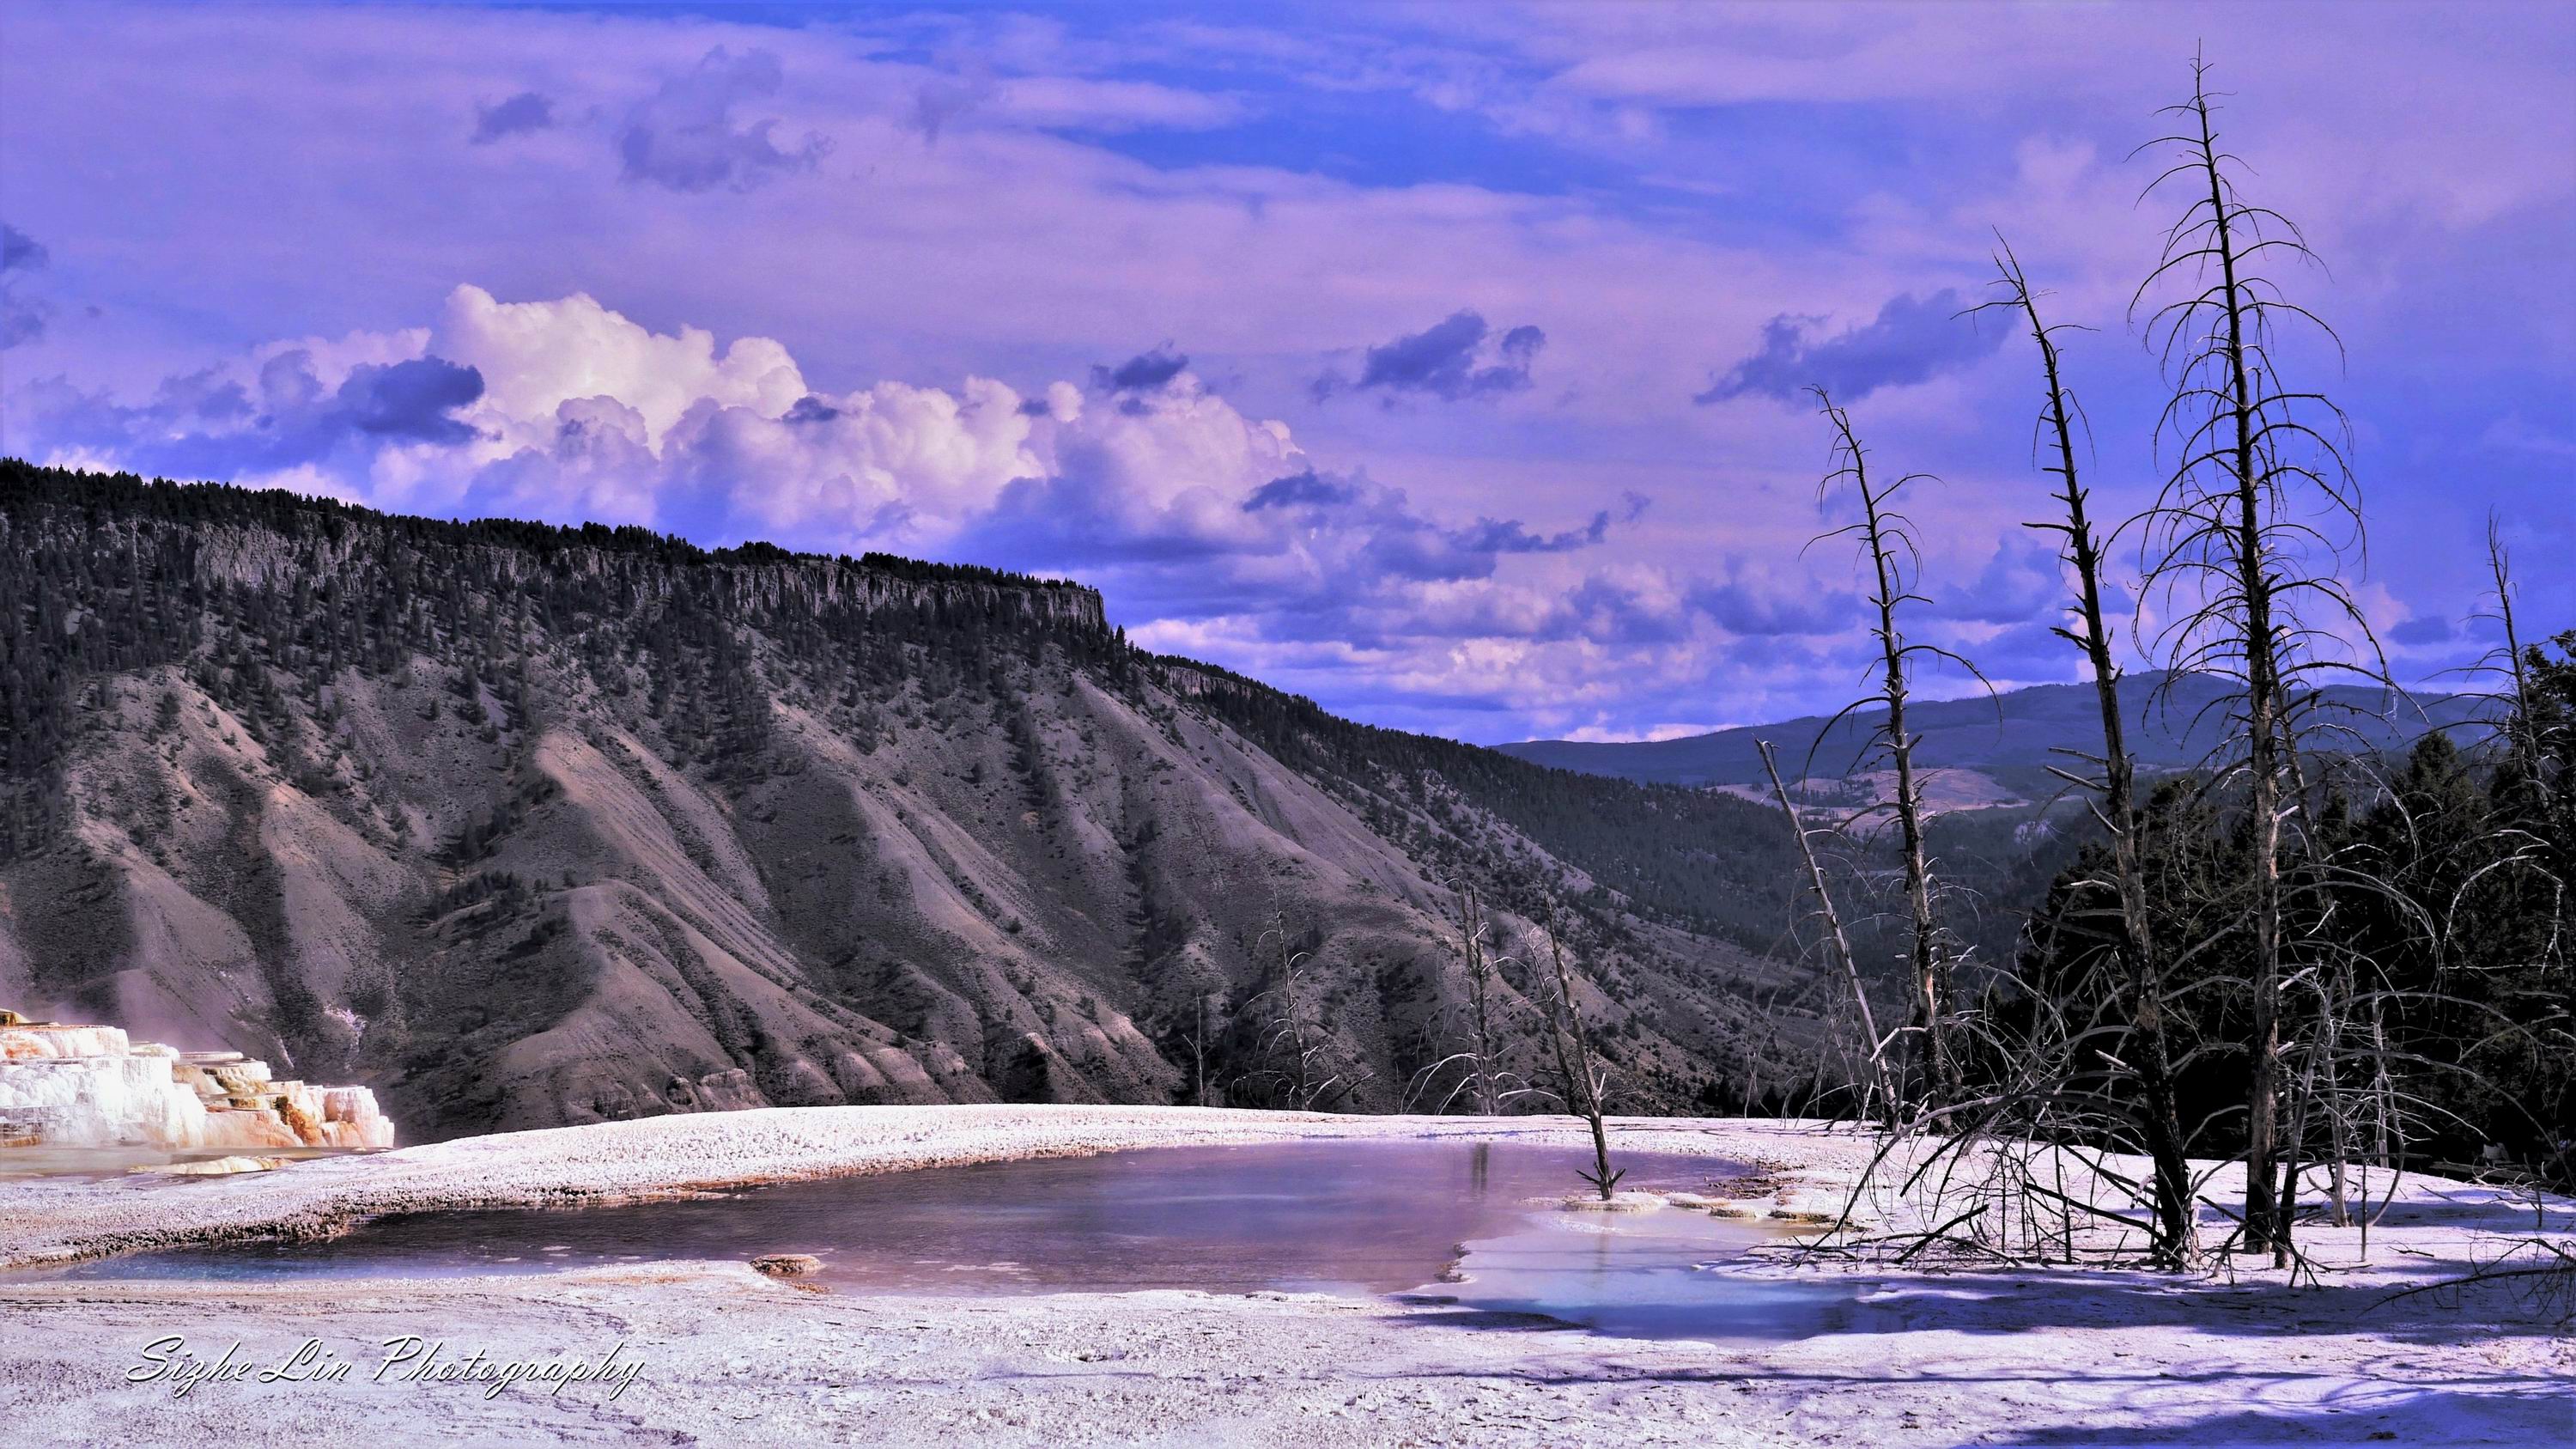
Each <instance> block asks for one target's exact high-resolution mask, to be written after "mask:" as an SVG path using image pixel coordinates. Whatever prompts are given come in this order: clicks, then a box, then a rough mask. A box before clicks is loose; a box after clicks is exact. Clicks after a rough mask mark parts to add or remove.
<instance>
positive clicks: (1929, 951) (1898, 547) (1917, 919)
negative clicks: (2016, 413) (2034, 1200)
mask: <svg viewBox="0 0 2576 1449" xmlns="http://www.w3.org/2000/svg"><path fill="white" fill-rule="evenodd" d="M1808 391H1809V392H1811V393H1813V394H1814V395H1815V398H1816V403H1817V407H1818V409H1819V410H1820V411H1821V412H1823V414H1824V416H1825V419H1826V421H1827V422H1828V423H1829V424H1830V425H1831V426H1832V428H1833V435H1834V436H1833V453H1832V463H1833V466H1832V469H1831V471H1829V472H1827V473H1826V474H1825V477H1824V479H1823V481H1822V482H1820V483H1819V484H1818V485H1817V490H1816V497H1817V504H1818V506H1819V507H1824V506H1827V505H1828V503H1829V501H1830V498H1831V496H1832V494H1833V492H1834V490H1835V488H1836V486H1837V485H1839V484H1842V483H1845V482H1848V483H1850V484H1851V486H1852V489H1853V491H1854V493H1855V494H1856V495H1857V497H1858V499H1859V502H1860V513H1861V516H1860V517H1859V518H1858V519H1856V520H1854V521H1853V522H1851V523H1848V524H1845V525H1844V526H1842V527H1840V528H1835V529H1828V530H1827V531H1826V532H1824V533H1823V534H1821V535H1819V536H1818V538H1817V540H1816V541H1818V542H1822V541H1823V540H1825V539H1831V538H1844V537H1851V538H1857V539H1858V540H1859V541H1860V546H1861V552H1862V555H1863V557H1864V559H1865V560H1866V561H1867V563H1868V565H1869V568H1870V572H1871V580H1872V581H1871V586H1870V605H1871V607H1872V609H1873V610H1874V611H1875V612H1876V614H1877V616H1878V617H1877V622H1876V623H1875V624H1874V625H1872V626H1871V629H1870V634H1871V637H1872V638H1874V639H1875V640H1876V641H1877V643H1878V649H1879V663H1880V669H1881V673H1880V682H1879V688H1878V692H1877V693H1875V694H1871V695H1865V696H1863V697H1862V698H1860V699H1857V700H1854V701H1853V702H1852V703H1850V704H1848V705H1845V706H1844V707H1843V708H1842V710H1841V711H1840V712H1838V713H1837V714H1836V715H1835V716H1834V718H1833V720H1832V721H1830V722H1828V723H1827V725H1826V727H1825V730H1823V731H1819V732H1818V735H1817V739H1818V741H1819V743H1821V742H1822V740H1823V738H1824V735H1825V733H1827V732H1829V731H1830V730H1831V729H1832V728H1833V725H1834V724H1836V723H1839V722H1840V721H1841V720H1842V719H1843V718H1844V716H1847V715H1849V714H1851V713H1852V712H1853V711H1855V710H1859V709H1864V708H1868V707H1870V706H1873V705H1875V706H1878V707H1880V708H1883V709H1885V710H1886V711H1887V717H1886V720H1885V721H1884V722H1883V723H1882V724H1880V725H1879V726H1878V727H1877V728H1876V729H1875V730H1873V731H1872V734H1871V739H1872V742H1873V747H1874V749H1876V750H1877V751H1879V752H1882V753H1884V754H1885V755H1886V756H1887V758H1888V761H1889V763H1890V765H1891V766H1892V767H1893V769H1894V771H1895V775H1896V792H1895V798H1894V799H1892V800H1890V801H1888V802H1887V804H1886V806H1885V808H1886V809H1888V810H1890V811H1891V812H1893V813H1894V815H1895V816H1896V822H1897V832H1898V848H1899V850H1900V851H1901V853H1902V855H1903V859H1904V865H1905V902H1906V912H1907V916H1908V934H1907V943H1908V944H1907V955H1908V965H1909V970H1910V977H1911V982H1910V984H1911V989H1912V992H1913V997H1914V1001H1913V1014H1914V1020H1913V1023H1912V1030H1913V1031H1914V1032H1916V1033H1917V1034H1918V1035H1919V1036H1920V1038H1921V1041H1922V1052H1923V1062H1924V1067H1925V1070H1924V1082H1923V1095H1924V1098H1925V1100H1926V1102H1927V1103H1928V1104H1930V1105H1931V1106H1932V1107H1934V1108H1935V1109H1937V1108H1938V1107H1939V1106H1940V1105H1941V1104H1942V1103H1943V1102H1945V1101H1947V1100H1948V1099H1949V1098H1951V1097H1953V1096H1955V1095H1956V1094H1957V1092H1958V1089H1959V1072H1958V1064H1957V1062H1956V1060H1955V1059H1954V1057H1953V1053H1952V1051H1951V1046H1950V1040H1949V1023H1948V1017H1947V1013H1948V1011H1949V992H1950V977H1951V964H1952V963H1951V950H1950V941H1949V938H1948V936H1947V934H1946V933H1944V932H1943V931H1942V929H1941V924H1940V921H1939V919H1938V918H1937V917H1936V916H1935V915H1934V913H1933V897H1934V887H1933V883H1932V867H1931V857H1930V854H1929V851H1928V849H1927V847H1926V846H1925V844H1924V838H1923V834H1924V832H1923V825H1924V812H1923V784H1922V781H1921V779H1920V778H1918V776H1917V772H1916V770H1915V764H1914V746H1915V739H1914V736H1913V735H1912V734H1910V733H1908V731H1907V728H1906V723H1905V706H1906V702H1907V700H1908V699H1909V698H1911V675H1912V668H1913V660H1914V658H1915V656H1917V655H1921V654H1932V655H1938V656H1940V657H1942V658H1946V659H1949V660H1951V661H1952V662H1954V663H1957V664H1960V665H1962V666H1967V661H1966V660H1964V659H1961V658H1960V657H1959V656H1958V655H1957V654H1955V653H1952V652H1951V651H1949V650H1947V649H1943V648H1941V647H1940V646H1938V645H1935V644H1927V643H1923V642H1921V641H1920V640H1910V639H1908V638H1907V637H1906V635H1905V631H1904V629H1903V627H1902V626H1901V625H1900V623H1899V622H1898V615H1899V613H1900V612H1901V611H1902V610H1903V609H1904V607H1905V606H1906V605H1907V604H1912V603H1923V602H1926V600H1925V599H1924V598H1923V596H1922V595H1920V594H1917V593H1915V592H1914V591H1913V586H1912V583H1911V575H1912V574H1913V573H1914V572H1915V571H1916V570H1917V569H1919V568H1920V566H1921V557H1920V554H1919V553H1918V551H1917V550H1916V548H1915V546H1914V536H1913V531H1912V525H1911V523H1910V522H1909V521H1908V520H1907V519H1906V518H1905V516H1904V515H1903V514H1902V513H1899V512H1897V511H1896V509H1895V508H1894V506H1893V504H1894V502H1895V499H1896V495H1897V494H1898V493H1899V492H1901V491H1902V490H1903V489H1904V488H1905V486H1906V485H1907V484H1909V483H1913V482H1915V481H1917V480H1921V479H1927V478H1929V477H1930V476H1931V475H1930V474H1928V473H1908V474H1905V475H1903V476H1901V477H1899V478H1897V479H1896V480H1895V481H1894V482H1892V483H1891V482H1880V481H1875V480H1873V479H1872V478H1871V477H1870V472H1869V452H1868V450H1867V449H1866V448H1864V447H1863V446H1862V445H1861V441H1860V435H1859V434H1858V433H1856V432H1854V431H1853V430H1852V422H1851V415H1850V414H1849V413H1847V412H1845V411H1844V410H1843V409H1842V408H1841V407H1839V406H1837V405H1836V404H1835V402H1834V400H1833V398H1832V397H1831V396H1830V395H1829V394H1828V393H1827V392H1826V391H1825V389H1823V388H1821V387H1811V388H1809V389H1808ZM1967 667H1970V668H1971V670H1972V672H1973V666H1967ZM1800 773H1801V774H1802V775H1803V774H1805V773H1808V772H1807V771H1805V770H1801V771H1800ZM1873 808H1876V807H1873ZM1863 813H1864V814H1866V813H1869V812H1866V811H1865V812H1863Z"/></svg>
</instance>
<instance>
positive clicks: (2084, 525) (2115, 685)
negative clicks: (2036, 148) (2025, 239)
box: [1996, 246, 2198, 1267]
mask: <svg viewBox="0 0 2576 1449" xmlns="http://www.w3.org/2000/svg"><path fill="white" fill-rule="evenodd" d="M1996 265H1997V268H1998V269H1999V270H2000V271H2001V272H2002V274H2003V280H2004V284H2005V286H2006V287H2007V288H2009V289H2010V291H2011V293H2012V300H2013V302H2015V303H2017V304H2018V305H2019V307H2020V309H2021V313H2022V316H2023V317H2024V319H2025V320H2027V321H2028V323H2029V324H2030V334H2031V337H2032V339H2033V340H2034V341H2036V342H2037V343H2038V344H2039V358H2040V365H2041V369H2042V371H2043V373H2044V375H2045V379H2046V382H2047V387H2048V397H2047V405H2046V408H2045V410H2044V415H2043V416H2044V420H2045V422H2046V424H2047V428H2048V437H2049V440H2050V441H2051V442H2053V443H2054V444H2055V446H2056V453H2057V462H2056V464H2055V465H2054V466H2052V467H2049V468H2048V469H2046V471H2048V472H2051V473H2054V474H2055V475H2057V479H2058V481H2059V483H2060V484H2061V485H2062V487H2061V490H2060V492H2059V493H2058V495H2057V497H2058V501H2059V502H2061V503H2063V504H2064V505H2065V506H2066V521H2065V522H2064V523H2045V524H2033V525H2031V526H2032V527H2035V528H2040V529H2044V530H2046V531H2048V532H2052V533H2056V534H2058V535H2060V536H2061V537H2062V538H2063V539H2064V541H2065V554H2066V558H2067V561H2068V562H2069V563H2071V564H2073V565H2074V567H2075V578H2076V596H2075V613H2076V617H2077V619H2078V620H2079V621H2080V622H2081V624H2082V626H2083V631H2082V633H2081V634H2080V635H2078V634H2077V633H2076V632H2075V631H2073V630H2069V629H2064V628H2061V629H2059V630H2058V631H2057V632H2058V633H2059V634H2061V635H2063V636H2064V637H2066V638H2068V639H2070V640H2072V641H2073V642H2074V643H2075V644H2076V645H2077V647H2079V648H2081V649H2082V650H2083V651H2084V656H2085V660H2086V662H2087V663H2089V664H2091V666H2092V668H2093V692H2094V697H2095V700H2096V702H2097V703H2098V704H2099V706H2100V708H2101V713H2102V779H2101V781H2100V787H2101V792H2102V800H2101V820H2102V825H2103V827H2104V829H2105V830H2106V831H2107V832H2108V834H2109V835H2110V837H2111V853H2112V866H2113V874H2114V877H2115V882H2116V885H2117V888H2118V892H2119V897H2120V948H2119V949H2120V955H2121V958H2122V964H2123V966H2124V967H2126V970H2125V971H2124V972H2123V973H2122V974H2123V975H2124V976H2125V978H2126V979H2127V981H2128V984H2129V991H2130V1004H2129V1013H2128V1016H2129V1024H2130V1029H2131V1031H2132V1032H2133V1033H2134V1034H2135V1036H2136V1039H2137V1046H2136V1049H2135V1051H2134V1052H2133V1053H2132V1055H2133V1056H2134V1057H2135V1058H2136V1060H2135V1062H2134V1063H2133V1069H2134V1071H2135V1074H2136V1076H2137V1080H2138V1097H2139V1100H2138V1103H2137V1105H2136V1107H2135V1113H2136V1117H2137V1121H2138V1126H2139V1132H2140V1135H2141V1136H2142V1137H2144V1138H2145V1139H2146V1147H2147V1156H2148V1158H2149V1160H2150V1162H2151V1163H2152V1164H2153V1168H2154V1179H2155V1180H2154V1193H2153V1196H2154V1201H2155V1211H2156V1239H2157V1242H2156V1247H2157V1256H2158V1257H2159V1258H2161V1259H2163V1260H2164V1261H2165V1262H2167V1263H2169V1264H2172V1265H2173V1266H2176V1267H2181V1266H2184V1265H2186V1264H2188V1263H2190V1262H2191V1261H2192V1259H2193V1258H2195V1257H2196V1256H2198V1242H2197V1237H2196V1234H2195V1233H2194V1231H2193V1227H2192V1219H2193V1211H2192V1201H2191V1164H2190V1161H2189V1159H2188V1158H2187V1157H2185V1155H2184V1151H2183V1135H2182V1120H2181V1114H2180V1112H2179V1110H2178V1109H2177V1107H2176V1105H2175V1100H2174V1073H2173V1047H2172V1042H2171V1040H2170V1037H2169V1034H2168V1030H2167V1026H2166V1015H2165V999H2164V996H2165V982H2164V968H2163V962H2162V959H2161V958H2160V957H2159V956H2158V955H2157V954H2156V942H2155V933H2154V922H2153V919H2152V917H2151V915H2150V907H2149V903H2148V900H2147V878H2146V867H2145V850H2144V842H2143V841H2142V840H2141V839H2140V838H2139V837H2140V834H2141V828H2140V823H2139V816H2138V807H2137V766H2136V762H2135V760H2134V759H2133V758H2132V757H2131V756H2130V754H2129V745H2128V719H2127V716H2126V715H2125V714H2124V713H2123V712H2122V710H2121V707H2120V666H2119V661H2118V660H2117V659H2115V658H2113V657H2112V654H2111V630H2110V624H2109V622H2108V620H2107V619H2106V618H2105V617H2104V611H2103V606H2102V545H2101V540H2100V538H2099V537H2098V536H2097V535H2096V534H2095V532H2094V529H2093V521H2092V519H2091V517H2090V516H2089V515H2088V513H2087V510H2086V507H2085V504H2086V501H2087V497H2088V495H2087V491H2086V489H2085V488H2084V486H2083V483H2082V482H2081V480H2080V479H2079V477H2078V475H2077V473H2076V467H2075V427H2074V420H2073V418H2072V416H2071V410H2070V408H2069V406H2068V397H2067V390H2066V384H2065V378H2064V374H2063V371H2062V369H2061V367H2060V362H2059V357H2058V351H2057V339H2056V337H2055V335H2054V334H2053V333H2052V332H2051V331H2050V329H2049V327H2048V325H2047V324H2046V323H2045V322H2043V321H2042V320H2041V319H2040V315H2039V301H2038V299H2037V298H2036V297H2034V296H2033V295H2032V294H2031V290H2030V283H2029V280H2028V279H2027V278H2026V277H2024V276H2023V274H2022V269H2021V263H2020V261H2019V259H2017V258H2015V257H2014V256H2013V254H2012V248H2011V247H2010V246H2005V247H2004V248H2003V255H2002V256H2001V257H1999V258H1998V259H1997V261H1996Z"/></svg>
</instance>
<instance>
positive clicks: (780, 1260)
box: [751, 1253, 823, 1278]
mask: <svg viewBox="0 0 2576 1449" xmlns="http://www.w3.org/2000/svg"><path fill="white" fill-rule="evenodd" d="M751 1266H752V1269H753V1271H755V1272H759V1273H766V1274H768V1275H769V1276H770V1277H772V1278H802V1277H804V1276H805V1275H806V1274H808V1273H820V1272H822V1271H823V1260H822V1259H820V1258H817V1257H815V1256H814V1255H813V1254H811V1253H764V1254H762V1255H761V1256H759V1257H757V1258H754V1259H752V1260H751Z"/></svg>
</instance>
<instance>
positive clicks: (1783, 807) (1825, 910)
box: [1549, 740, 1899, 1126]
mask: <svg viewBox="0 0 2576 1449" xmlns="http://www.w3.org/2000/svg"><path fill="white" fill-rule="evenodd" d="M1753 747H1754V748H1755V749H1756V750H1759V751H1761V753H1762V768H1763V769H1764V770H1765V771H1767V772H1769V774H1770V776H1771V793H1772V794H1773V795H1774V796H1775V797H1777V798H1778V800H1779V801H1780V812H1781V813H1782V814H1784V815H1786V816H1788V817H1789V833H1790V834H1792V835H1794V836H1796V837H1797V840H1798V855H1799V858H1800V859H1802V860H1804V861H1805V862H1806V865H1807V888H1808V889H1810V890H1812V891H1814V892H1815V894H1816V909H1817V910H1818V911H1819V912H1820V913H1822V915H1823V916H1824V920H1825V940H1826V942H1827V944H1828V945H1829V947H1830V948H1831V950H1832V951H1833V956H1834V963H1835V964H1836V965H1838V966H1840V967H1842V969H1843V979H1844V980H1845V981H1847V982H1848V983H1850V985H1851V993H1852V1004H1853V1005H1854V1006H1855V1007H1857V1008H1859V1011H1860V1029H1861V1032H1862V1034H1863V1035H1864V1036H1866V1037H1867V1038H1868V1040H1869V1065H1870V1072H1871V1077H1872V1083H1871V1085H1872V1090H1874V1091H1875V1092H1876V1094H1877V1098H1878V1114H1877V1115H1878V1117H1879V1119H1880V1120H1881V1121H1882V1122H1885V1123H1887V1124H1889V1125H1891V1126H1892V1125H1894V1124H1895V1121H1896V1114H1897V1110H1898V1107H1899V1098H1898V1097H1897V1094H1896V1078H1895V1076H1894V1075H1893V1074H1892V1073H1890V1072H1889V1071H1888V1068H1887V1055H1886V1047H1887V1043H1886V1042H1885V1041H1884V1040H1883V1039H1882V1038H1881V1037H1880V1036H1879V1034H1878V1017H1877V1014H1876V1013H1874V1012H1872V1011H1871V1010H1870V1005H1869V989H1868V988H1867V987H1866V986H1864V985H1862V984H1861V978H1860V963H1859V962H1858V961H1855V960H1854V959H1852V949H1851V938H1850V937H1849V936H1848V935H1846V934H1844V932H1843V918H1842V913H1841V912H1839V911H1837V910H1835V909H1834V897H1833V892H1832V891H1830V890H1828V889H1826V887H1825V872H1824V867H1822V866H1820V865H1818V864H1817V863H1816V848H1815V844H1814V842H1813V841H1811V840H1809V839H1808V838H1807V826H1806V822H1805V821H1803V820H1801V819H1800V818H1799V816H1798V807H1797V806H1796V805H1795V804H1794V803H1792V802H1791V801H1790V799H1789V787H1788V786H1786V785H1784V784H1782V783H1780V766H1779V765H1778V764H1777V763H1776V762H1774V761H1773V760H1772V758H1771V742H1770V741H1769V740H1756V741H1754V742H1753ZM1549 939H1550V941H1551V942H1553V940H1554V937H1553V936H1551V937H1550V938H1549ZM1746 1110H1747V1111H1750V1110H1751V1106H1750V1104H1749V1103H1748V1104H1747V1108H1746Z"/></svg>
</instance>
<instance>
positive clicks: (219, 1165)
mask: <svg viewBox="0 0 2576 1449" xmlns="http://www.w3.org/2000/svg"><path fill="white" fill-rule="evenodd" d="M286 1161H287V1160H286V1159H285V1158H283V1157H218V1158H215V1159H214V1160H212V1161H210V1162H170V1163H163V1164H161V1165H159V1166H157V1167H133V1168H128V1169H126V1170H127V1171H129V1172H153V1173H163V1174H167V1175H168V1176H171V1177H230V1176H232V1175H233V1174H234V1173H237V1172H267V1171H269V1170H270V1169H272V1168H278V1167H284V1166H285V1165H286Z"/></svg>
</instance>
